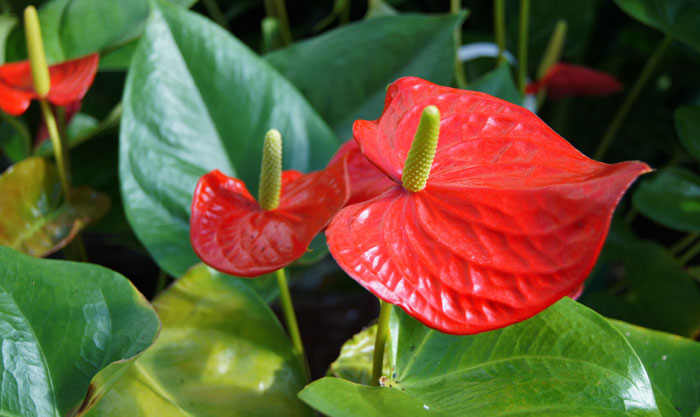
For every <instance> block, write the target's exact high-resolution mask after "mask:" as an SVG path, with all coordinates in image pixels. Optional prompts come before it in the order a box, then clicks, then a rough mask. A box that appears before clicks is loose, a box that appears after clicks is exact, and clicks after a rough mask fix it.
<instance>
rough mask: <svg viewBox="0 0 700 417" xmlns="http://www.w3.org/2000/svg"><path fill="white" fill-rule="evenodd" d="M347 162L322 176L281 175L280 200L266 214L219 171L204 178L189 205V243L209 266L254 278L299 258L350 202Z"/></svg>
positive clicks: (241, 187)
mask: <svg viewBox="0 0 700 417" xmlns="http://www.w3.org/2000/svg"><path fill="white" fill-rule="evenodd" d="M347 183H348V180H347V166H346V160H345V159H341V160H340V161H338V163H335V164H333V165H331V166H329V167H328V168H326V169H325V170H322V171H318V172H312V173H310V174H302V173H300V172H298V171H285V172H283V173H282V195H281V197H280V205H279V207H278V208H277V209H275V210H270V211H265V210H263V209H261V208H260V205H259V204H258V202H257V201H255V199H254V198H253V197H252V196H251V195H250V193H249V192H248V190H247V189H246V187H245V184H243V182H242V181H240V180H238V179H235V178H231V177H227V176H226V175H224V174H222V173H221V172H219V171H212V172H210V173H208V174H206V175H204V176H203V177H202V178H201V179H200V180H199V183H198V184H197V188H196V190H195V193H194V199H193V201H192V216H191V218H190V240H191V242H192V247H193V248H194V250H195V252H196V253H197V255H198V256H199V257H200V258H201V259H202V260H203V261H204V262H205V263H206V264H208V265H210V266H212V267H214V268H216V269H218V270H220V271H222V272H225V273H228V274H232V275H237V276H243V277H256V276H259V275H262V274H266V273H269V272H273V271H276V270H278V269H280V268H282V267H284V266H286V265H288V264H290V263H291V262H293V261H294V260H296V259H297V258H299V257H301V256H302V255H303V254H304V253H305V252H306V249H307V248H308V246H309V243H311V240H312V239H313V238H314V236H316V235H317V234H318V233H319V232H320V231H321V230H322V229H323V228H324V227H326V225H327V224H328V222H329V221H330V220H331V218H332V217H333V215H334V214H335V213H336V212H337V211H338V210H340V208H342V207H343V206H344V205H345V202H346V201H347V199H348V198H349V196H350V190H349V188H348V185H347Z"/></svg>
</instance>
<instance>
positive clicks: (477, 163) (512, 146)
mask: <svg viewBox="0 0 700 417" xmlns="http://www.w3.org/2000/svg"><path fill="white" fill-rule="evenodd" d="M427 105H436V106H437V107H438V108H439V109H440V111H441V127H440V139H439V140H438V149H437V153H436V155H435V160H434V162H433V167H432V171H431V174H430V178H429V179H428V183H427V186H426V188H425V189H424V190H422V191H419V192H415V193H411V192H408V191H406V190H405V189H404V188H403V187H401V186H398V185H397V186H394V187H392V188H390V189H389V190H388V191H387V192H385V193H384V194H382V195H381V196H380V197H379V198H376V199H374V200H371V201H367V202H363V203H358V204H354V205H352V206H348V207H346V208H345V209H343V210H342V211H340V212H339V213H338V214H337V215H336V217H335V218H334V219H333V221H332V222H331V224H330V226H329V227H328V229H327V231H326V236H327V238H328V246H329V249H330V251H331V254H332V255H333V257H334V258H335V259H336V261H337V262H338V264H339V265H340V266H341V267H342V268H343V269H344V270H345V272H347V273H348V274H349V275H350V276H351V277H353V278H354V279H355V280H357V281H358V282H359V283H360V284H362V285H363V286H364V287H365V288H367V289H369V290H370V291H372V292H373V293H374V294H375V295H377V296H378V297H380V298H382V299H383V300H385V301H387V302H389V303H392V304H396V305H399V306H401V307H402V308H403V309H404V310H406V311H407V312H408V313H409V314H411V315H413V316H414V317H416V318H418V319H419V320H421V321H422V322H423V323H425V324H426V325H428V326H430V327H433V328H436V329H438V330H440V331H443V332H447V333H453V334H473V333H478V332H482V331H486V330H491V329H496V328H499V327H503V326H506V325H509V324H512V323H515V322H518V321H520V320H524V319H526V318H528V317H530V316H532V315H534V314H536V313H538V312H539V311H542V310H543V309H545V308H546V307H548V306H549V305H551V304H552V303H554V302H555V301H557V300H558V299H560V298H561V297H563V296H565V295H567V294H569V293H571V292H572V291H574V289H575V288H576V287H578V286H579V285H580V284H581V283H582V282H583V280H584V279H585V278H586V276H587V275H588V272H589V271H590V270H591V268H592V267H593V264H594V262H595V259H596V257H597V255H598V252H599V251H600V248H601V247H602V245H603V241H604V240H605V235H606V234H607V229H608V226H609V224H610V218H611V216H612V212H613V210H614V208H615V205H616V204H617V202H618V200H619V199H620V198H621V196H622V193H623V192H624V191H625V189H626V188H627V187H628V186H629V184H630V183H631V182H632V181H633V180H634V179H635V178H636V177H637V176H638V175H640V174H642V173H644V172H647V171H648V170H649V167H648V166H647V165H646V164H643V163H640V162H624V163H620V164H615V165H606V164H603V163H599V162H596V161H593V160H591V159H588V158H586V157H585V156H584V155H582V154H581V153H579V152H578V151H577V150H576V149H574V148H573V147H572V146H571V145H570V144H569V143H568V142H566V141H565V140H564V139H563V138H561V137H560V136H558V135H557V134H556V133H554V132H553V131H552V130H551V129H549V127H547V126H546V125H545V124H544V123H543V122H542V121H541V120H540V119H539V118H537V117H536V116H535V115H534V114H532V113H530V112H529V111H527V110H525V109H523V108H521V107H519V106H515V105H512V104H510V103H507V102H505V101H502V100H499V99H496V98H494V97H491V96H488V95H485V94H481V93H476V92H471V91H464V90H456V89H451V88H447V87H440V86H437V85H435V84H431V83H428V82H426V81H423V80H419V79H416V78H404V79H401V80H399V81H397V82H396V83H394V84H392V85H391V86H390V87H389V90H388V92H387V104H386V110H385V111H384V113H383V115H382V117H381V118H380V119H378V120H377V121H374V122H368V121H358V122H356V123H355V134H354V137H355V140H357V141H358V143H359V145H360V149H361V150H362V152H363V153H364V155H365V156H366V157H367V158H368V159H370V161H372V162H373V163H374V164H375V165H376V166H377V167H379V168H380V169H381V170H382V171H384V172H385V173H386V174H387V175H388V176H389V177H390V178H392V179H393V180H394V181H396V182H399V181H400V178H401V172H402V170H403V161H404V160H405V159H406V155H407V154H408V150H409V147H410V144H411V142H412V140H413V135H414V133H415V129H416V126H417V123H418V120H419V117H420V115H421V112H422V110H423V108H424V107H425V106H427Z"/></svg>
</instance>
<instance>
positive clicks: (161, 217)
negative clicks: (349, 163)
mask: <svg viewBox="0 0 700 417" xmlns="http://www.w3.org/2000/svg"><path fill="white" fill-rule="evenodd" d="M154 4H155V6H154V10H153V15H152V18H151V19H150V22H149V24H148V26H147V27H146V30H145V33H144V35H143V37H142V39H141V42H140V44H139V46H138V48H137V51H136V53H135V55H134V57H133V61H132V62H131V69H130V71H129V75H128V77H127V82H126V87H125V91H124V99H123V103H124V114H123V116H122V123H121V137H120V160H119V163H120V177H121V186H122V195H123V197H124V205H125V208H126V214H127V217H128V219H129V222H130V223H131V225H132V227H133V228H134V230H135V231H136V234H137V236H138V237H139V239H140V240H141V241H142V243H143V244H144V246H145V247H146V249H148V251H149V252H150V253H151V255H152V256H153V257H154V258H155V260H156V262H158V264H159V265H160V266H161V267H162V268H163V269H164V270H166V271H167V272H168V273H170V274H171V275H174V276H179V275H182V274H183V273H184V272H185V271H186V270H187V268H189V267H190V266H192V265H194V264H195V263H197V262H198V261H199V260H198V258H197V256H196V255H195V254H194V251H193V250H192V248H191V246H190V239H189V214H190V205H191V203H192V195H193V193H194V189H195V185H196V184H197V181H198V180H199V177H201V176H202V175H204V174H205V173H207V172H209V171H212V170H214V169H219V170H221V171H222V172H223V173H225V174H227V175H231V176H236V177H238V178H240V179H242V180H243V181H244V182H245V183H246V185H247V187H248V189H249V190H257V188H258V181H259V175H260V160H261V155H262V141H263V138H264V135H265V132H266V131H267V130H268V129H270V128H276V129H278V130H279V131H280V132H281V133H282V140H283V148H284V163H283V166H284V169H296V170H299V171H304V172H305V171H311V170H316V169H321V168H323V167H324V166H325V164H326V162H327V161H328V160H329V159H330V157H331V155H332V154H333V152H334V150H335V149H336V148H337V147H338V143H337V140H336V139H335V137H334V135H333V132H332V131H331V130H330V129H329V128H328V126H326V124H325V123H324V122H323V120H321V118H320V117H319V116H318V115H317V114H316V113H315V112H314V110H313V109H312V108H311V106H310V105H309V104H308V103H307V102H306V100H305V99H304V98H303V97H302V96H301V94H299V93H298V92H297V91H296V90H295V89H294V87H293V86H292V85H291V84H289V83H288V82H287V81H286V80H285V79H284V78H283V77H281V76H280V75H279V74H277V72H275V71H274V70H273V69H272V68H270V66H269V65H268V64H266V63H265V62H264V61H262V60H261V59H260V58H258V57H257V56H256V55H255V54H254V53H253V52H251V51H250V50H249V49H248V48H247V47H245V46H244V45H243V44H242V43H240V42H239V41H237V40H236V39H235V38H233V37H232V36H231V35H230V34H229V33H227V32H226V31H224V30H223V29H222V28H221V27H219V26H217V25H216V24H214V23H212V22H210V21H209V20H207V19H205V18H203V17H201V16H198V15H196V14H194V13H191V12H188V11H186V10H184V9H182V8H179V7H175V6H172V5H169V4H166V3H163V2H155V3H154Z"/></svg>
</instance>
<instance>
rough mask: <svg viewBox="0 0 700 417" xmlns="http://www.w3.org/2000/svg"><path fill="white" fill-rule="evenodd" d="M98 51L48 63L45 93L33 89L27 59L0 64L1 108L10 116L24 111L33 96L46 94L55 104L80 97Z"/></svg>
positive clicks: (66, 103) (94, 70)
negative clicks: (49, 80) (49, 83)
mask: <svg viewBox="0 0 700 417" xmlns="http://www.w3.org/2000/svg"><path fill="white" fill-rule="evenodd" d="M98 62H99V55H98V54H97V53H94V54H91V55H87V56H84V57H82V58H77V59H73V60H70V61H65V62H62V63H60V64H57V65H51V66H50V67H49V76H50V79H51V86H50V89H49V92H48V94H47V96H46V97H40V96H39V95H38V94H37V93H36V91H35V90H34V83H33V81H32V72H31V67H30V64H29V61H19V62H11V63H9V64H5V65H2V66H0V109H2V110H3V111H5V112H6V113H9V114H11V115H13V116H19V115H21V114H22V113H24V112H25V111H26V110H27V108H28V107H29V104H30V102H31V101H32V100H37V99H42V98H46V99H47V100H48V101H49V102H50V103H51V104H53V105H56V106H69V105H71V104H74V103H75V102H77V101H80V100H82V99H83V97H84V96H85V93H86V92H87V90H88V88H89V87H90V85H91V84H92V82H93V81H94V79H95V74H96V73H97V65H98Z"/></svg>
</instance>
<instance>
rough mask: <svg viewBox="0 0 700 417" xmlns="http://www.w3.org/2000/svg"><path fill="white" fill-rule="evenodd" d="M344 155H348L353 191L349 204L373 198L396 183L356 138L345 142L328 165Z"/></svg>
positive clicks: (349, 175) (349, 176)
mask: <svg viewBox="0 0 700 417" xmlns="http://www.w3.org/2000/svg"><path fill="white" fill-rule="evenodd" d="M344 155H347V158H348V178H349V179H350V191H351V193H352V194H351V196H350V200H348V202H347V204H355V203H359V202H361V201H365V200H369V199H372V198H374V197H376V196H378V195H379V194H381V193H383V192H384V191H386V190H387V189H389V187H391V186H393V185H396V183H395V182H393V181H391V180H390V179H389V178H388V177H387V176H386V175H384V173H383V172H382V171H380V170H378V169H377V167H375V166H374V165H373V164H372V163H371V162H370V161H369V160H368V159H367V158H365V156H364V155H363V154H362V152H360V148H359V147H358V146H357V142H355V140H354V139H350V140H349V141H347V142H345V143H344V144H343V145H342V146H341V147H340V148H339V149H338V151H337V152H336V153H335V155H333V158H331V161H330V162H329V163H328V165H329V166H330V165H331V164H334V163H335V162H337V161H338V160H339V159H340V158H342V157H343V156H344Z"/></svg>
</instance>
